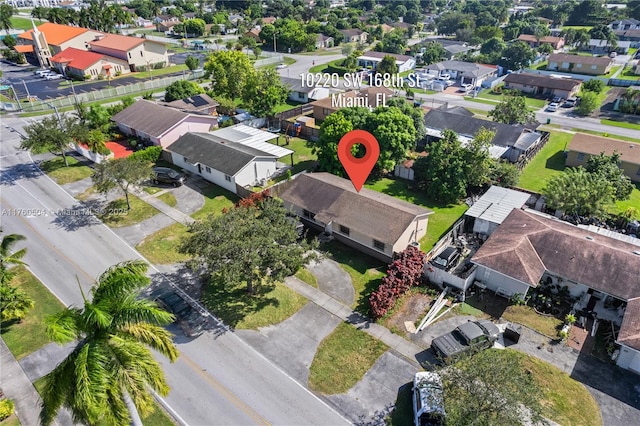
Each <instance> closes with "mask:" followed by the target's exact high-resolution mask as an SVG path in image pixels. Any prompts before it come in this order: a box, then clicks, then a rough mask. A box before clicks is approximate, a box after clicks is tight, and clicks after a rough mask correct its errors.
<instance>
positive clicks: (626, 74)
mask: <svg viewBox="0 0 640 426" xmlns="http://www.w3.org/2000/svg"><path fill="white" fill-rule="evenodd" d="M634 71H635V68H634V67H625V69H624V70H623V71H622V72H621V73H620V74H618V76H617V77H616V78H617V79H620V80H633V81H635V80H638V81H640V75H638V74H635V73H634Z"/></svg>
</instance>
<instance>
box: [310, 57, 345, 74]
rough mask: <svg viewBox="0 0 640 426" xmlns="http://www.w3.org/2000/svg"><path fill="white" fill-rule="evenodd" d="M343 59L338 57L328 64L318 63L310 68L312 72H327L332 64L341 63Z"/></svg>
mask: <svg viewBox="0 0 640 426" xmlns="http://www.w3.org/2000/svg"><path fill="white" fill-rule="evenodd" d="M343 60H344V59H336V60H334V61H331V62H327V63H326V64H320V65H316V66H314V67H311V68H309V72H310V73H312V74H315V73H318V72H326V71H325V70H326V69H327V68H329V66H330V65H339V64H340V63H341V62H342V61H343Z"/></svg>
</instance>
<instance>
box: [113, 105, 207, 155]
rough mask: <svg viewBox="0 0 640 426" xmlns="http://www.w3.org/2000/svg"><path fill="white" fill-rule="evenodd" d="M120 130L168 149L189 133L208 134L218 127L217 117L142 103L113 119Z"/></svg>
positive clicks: (130, 107)
mask: <svg viewBox="0 0 640 426" xmlns="http://www.w3.org/2000/svg"><path fill="white" fill-rule="evenodd" d="M111 121H113V122H115V123H116V124H117V125H118V129H120V131H121V132H122V133H124V134H125V135H128V136H133V137H136V138H138V139H139V140H141V141H143V142H145V143H148V144H150V145H160V146H162V147H163V148H166V147H167V146H169V145H170V144H172V143H173V142H175V141H176V140H177V139H178V138H179V137H180V136H182V135H184V134H185V133H187V132H208V131H209V130H211V128H213V127H217V126H218V119H217V118H216V117H212V116H207V115H196V114H188V113H186V112H182V111H180V110H178V109H175V108H170V107H167V106H162V105H158V104H156V103H154V102H150V101H146V100H140V101H138V102H136V103H134V104H133V105H131V106H129V107H127V108H125V109H124V110H122V111H120V112H119V113H117V114H116V115H114V116H113V117H112V118H111Z"/></svg>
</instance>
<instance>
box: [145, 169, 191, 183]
mask: <svg viewBox="0 0 640 426" xmlns="http://www.w3.org/2000/svg"><path fill="white" fill-rule="evenodd" d="M153 173H154V177H153V183H155V184H158V183H166V184H169V185H173V186H180V185H182V184H183V183H184V182H185V180H187V178H186V176H185V175H183V174H182V173H180V172H177V171H175V170H173V169H170V168H168V167H154V168H153Z"/></svg>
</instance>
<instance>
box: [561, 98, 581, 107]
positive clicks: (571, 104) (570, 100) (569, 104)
mask: <svg viewBox="0 0 640 426" xmlns="http://www.w3.org/2000/svg"><path fill="white" fill-rule="evenodd" d="M577 103H578V99H577V98H567V100H566V101H564V103H563V104H562V108H573V107H574V106H576V104H577Z"/></svg>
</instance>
